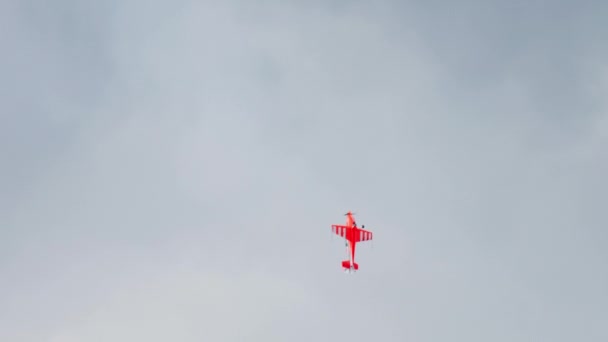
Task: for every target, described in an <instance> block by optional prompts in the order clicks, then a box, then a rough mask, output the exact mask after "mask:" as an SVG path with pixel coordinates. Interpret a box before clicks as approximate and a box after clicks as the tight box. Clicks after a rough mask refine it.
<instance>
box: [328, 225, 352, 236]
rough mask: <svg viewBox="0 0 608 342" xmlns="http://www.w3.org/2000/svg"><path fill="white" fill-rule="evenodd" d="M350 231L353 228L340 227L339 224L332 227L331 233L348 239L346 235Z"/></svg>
mask: <svg viewBox="0 0 608 342" xmlns="http://www.w3.org/2000/svg"><path fill="white" fill-rule="evenodd" d="M349 229H352V228H351V227H349V226H342V225H338V224H332V226H331V231H332V232H334V233H335V234H336V235H340V236H341V237H343V238H346V234H347V232H348V230H349Z"/></svg>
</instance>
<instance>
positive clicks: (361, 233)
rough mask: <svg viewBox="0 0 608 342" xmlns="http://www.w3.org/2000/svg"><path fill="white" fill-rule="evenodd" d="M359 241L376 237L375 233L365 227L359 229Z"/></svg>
mask: <svg viewBox="0 0 608 342" xmlns="http://www.w3.org/2000/svg"><path fill="white" fill-rule="evenodd" d="M357 233H358V234H356V235H357V242H359V241H369V240H371V239H372V238H373V237H374V233H372V232H370V231H369V230H365V229H359V231H358V232H357Z"/></svg>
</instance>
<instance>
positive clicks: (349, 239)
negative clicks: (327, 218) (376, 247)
mask: <svg viewBox="0 0 608 342" xmlns="http://www.w3.org/2000/svg"><path fill="white" fill-rule="evenodd" d="M344 215H345V216H346V225H339V224H333V225H332V226H331V230H332V232H333V233H335V234H337V235H340V236H341V237H343V238H344V239H345V242H346V252H347V253H348V255H349V259H348V260H344V261H342V267H343V268H344V271H345V272H348V273H350V272H353V271H357V270H358V269H359V265H358V264H357V263H356V262H355V246H356V245H357V242H362V241H369V240H371V239H372V237H373V233H372V232H370V231H368V230H365V229H363V228H365V226H364V225H362V226H361V228H359V227H357V222H355V219H354V218H353V215H354V214H353V213H351V212H350V211H349V212H347V213H346V214H344Z"/></svg>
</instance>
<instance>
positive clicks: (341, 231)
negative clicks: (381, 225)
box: [331, 224, 374, 242]
mask: <svg viewBox="0 0 608 342" xmlns="http://www.w3.org/2000/svg"><path fill="white" fill-rule="evenodd" d="M331 230H332V232H334V233H335V234H336V235H339V236H341V237H343V238H346V239H349V240H350V239H352V238H353V236H352V234H353V233H355V236H354V240H355V242H360V241H369V240H371V239H372V238H373V237H374V234H373V233H372V232H370V231H369V230H365V229H360V228H359V229H357V230H356V231H353V228H352V227H349V226H342V225H338V224H334V225H332V226H331Z"/></svg>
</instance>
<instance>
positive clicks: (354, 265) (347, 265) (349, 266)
mask: <svg viewBox="0 0 608 342" xmlns="http://www.w3.org/2000/svg"><path fill="white" fill-rule="evenodd" d="M342 267H344V268H345V269H354V270H355V271H356V270H358V269H359V264H357V263H356V262H353V263H352V264H351V262H350V260H344V261H342Z"/></svg>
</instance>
